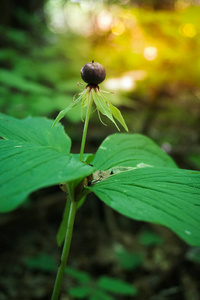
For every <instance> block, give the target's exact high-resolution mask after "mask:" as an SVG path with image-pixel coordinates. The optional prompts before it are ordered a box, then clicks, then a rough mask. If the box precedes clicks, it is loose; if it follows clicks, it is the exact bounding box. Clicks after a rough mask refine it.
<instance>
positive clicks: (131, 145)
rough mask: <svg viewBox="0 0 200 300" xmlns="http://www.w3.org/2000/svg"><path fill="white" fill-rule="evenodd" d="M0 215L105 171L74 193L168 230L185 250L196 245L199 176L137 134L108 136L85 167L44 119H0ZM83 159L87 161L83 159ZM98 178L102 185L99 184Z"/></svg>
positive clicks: (64, 138)
mask: <svg viewBox="0 0 200 300" xmlns="http://www.w3.org/2000/svg"><path fill="white" fill-rule="evenodd" d="M0 123H1V127H0V128H1V129H0V130H1V131H0V134H1V136H2V137H3V138H5V140H0V145H1V148H0V149H1V158H2V160H1V170H2V172H1V176H0V182H1V202H0V210H1V212H6V211H10V210H12V209H14V208H16V207H17V206H19V205H20V204H21V203H22V202H23V201H24V200H25V198H26V197H27V196H28V194H29V193H31V192H32V191H34V190H36V189H39V188H41V187H45V186H50V185H54V184H58V183H60V182H66V183H68V184H70V186H71V187H72V190H73V192H75V188H76V186H77V184H78V183H79V182H81V180H82V179H83V178H84V177H87V176H88V175H90V174H92V173H93V172H94V171H97V172H99V171H100V172H102V170H103V171H104V170H105V172H106V174H107V175H106V177H105V178H99V179H98V178H96V179H95V181H94V182H93V183H92V185H91V186H89V187H87V186H86V187H85V188H83V189H82V190H81V191H80V199H81V198H83V197H84V196H85V195H86V194H87V193H89V192H94V193H95V194H96V195H97V196H98V197H99V198H100V199H101V200H102V201H103V202H105V203H106V204H107V205H109V206H110V207H111V208H113V209H115V210H116V211H118V212H119V213H121V214H123V215H125V216H127V217H130V218H132V219H135V220H141V221H147V222H153V223H158V224H161V225H164V226H167V227H169V228H171V229H172V230H173V231H175V232H176V233H177V234H178V235H179V236H180V237H181V238H183V239H184V240H185V241H187V242H188V243H190V244H191V245H199V244H200V233H199V226H200V218H199V216H200V211H199V209H200V202H199V201H200V197H199V195H200V173H199V172H197V171H189V170H181V169H178V168H177V167H176V165H175V163H174V162H173V161H172V159H171V158H170V157H169V156H168V155H167V154H166V153H164V152H163V151H162V150H161V149H160V148H159V147H158V146H157V145H155V144H154V143H153V142H152V141H151V140H150V139H148V138H146V137H144V136H142V135H137V134H135V135H133V134H114V135H111V136H109V137H107V138H106V139H105V141H104V142H103V143H102V144H101V146H100V147H99V149H98V151H97V153H96V155H95V157H94V160H93V161H92V164H93V166H94V167H91V166H89V165H87V164H85V163H82V162H80V161H78V157H77V155H73V154H70V153H69V151H70V144H71V141H70V139H69V137H68V136H67V135H66V134H65V133H64V130H63V127H62V126H61V125H60V124H58V125H57V126H55V127H54V128H52V124H53V122H52V121H51V120H48V119H45V118H31V117H29V118H26V119H24V120H17V119H15V118H11V117H7V116H5V115H1V118H0ZM87 157H88V156H87ZM102 179H104V180H102Z"/></svg>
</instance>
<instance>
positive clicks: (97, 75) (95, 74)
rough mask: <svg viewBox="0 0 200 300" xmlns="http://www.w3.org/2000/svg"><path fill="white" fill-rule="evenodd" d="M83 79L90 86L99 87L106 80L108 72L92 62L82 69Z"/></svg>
mask: <svg viewBox="0 0 200 300" xmlns="http://www.w3.org/2000/svg"><path fill="white" fill-rule="evenodd" d="M81 77H82V79H83V80H84V81H85V82H86V83H88V84H89V85H98V84H99V83H101V82H102V81H104V79H105V78H106V70H105V68H104V67H103V66H102V65H101V64H99V63H97V62H94V61H92V62H91V63H87V64H86V65H84V66H83V67H82V69H81Z"/></svg>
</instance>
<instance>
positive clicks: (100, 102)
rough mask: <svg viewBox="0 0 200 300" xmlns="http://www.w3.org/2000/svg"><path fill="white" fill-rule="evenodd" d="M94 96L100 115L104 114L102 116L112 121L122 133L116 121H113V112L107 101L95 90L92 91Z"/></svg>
mask: <svg viewBox="0 0 200 300" xmlns="http://www.w3.org/2000/svg"><path fill="white" fill-rule="evenodd" d="M92 96H93V100H94V102H95V104H96V107H97V110H98V111H100V113H102V115H104V116H106V117H107V118H108V119H110V120H111V121H112V122H113V123H114V124H115V126H116V127H117V129H118V130H119V131H120V129H119V127H118V126H117V124H116V122H115V120H114V119H113V115H112V111H111V109H110V107H109V106H108V105H107V103H106V101H105V99H104V98H103V97H102V96H101V94H100V93H99V92H96V91H94V90H93V89H92Z"/></svg>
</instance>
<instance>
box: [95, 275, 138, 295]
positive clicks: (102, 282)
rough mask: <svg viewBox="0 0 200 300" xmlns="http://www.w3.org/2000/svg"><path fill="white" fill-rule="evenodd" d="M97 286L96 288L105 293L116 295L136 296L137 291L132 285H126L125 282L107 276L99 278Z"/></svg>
mask: <svg viewBox="0 0 200 300" xmlns="http://www.w3.org/2000/svg"><path fill="white" fill-rule="evenodd" d="M97 285H98V287H100V288H102V289H104V290H106V291H109V292H112V293H116V294H118V295H127V296H130V295H132V296H134V295H136V294H137V290H136V288H135V287H134V286H133V285H131V284H128V283H127V282H124V281H122V280H119V279H115V278H110V277H107V276H102V277H100V278H99V280H98V282H97Z"/></svg>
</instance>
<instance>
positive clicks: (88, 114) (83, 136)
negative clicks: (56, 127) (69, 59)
mask: <svg viewBox="0 0 200 300" xmlns="http://www.w3.org/2000/svg"><path fill="white" fill-rule="evenodd" d="M88 93H89V95H88V97H89V101H88V106H87V112H86V117H85V124H84V128H83V135H82V141H81V150H80V157H79V160H80V161H82V160H83V153H84V149H85V142H86V136H87V129H88V124H89V120H90V113H91V108H92V103H93V97H92V92H91V90H89V92H88Z"/></svg>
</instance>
